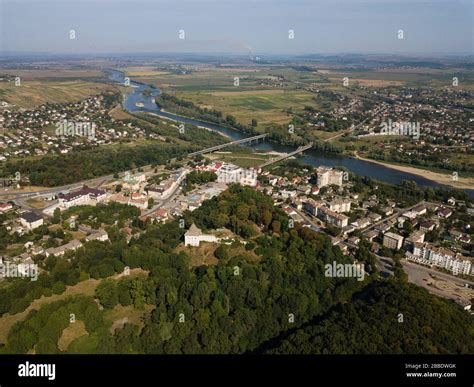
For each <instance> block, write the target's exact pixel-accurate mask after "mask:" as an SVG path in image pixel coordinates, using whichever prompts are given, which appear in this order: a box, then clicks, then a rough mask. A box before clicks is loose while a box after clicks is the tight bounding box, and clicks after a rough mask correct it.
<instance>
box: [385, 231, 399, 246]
mask: <svg viewBox="0 0 474 387" xmlns="http://www.w3.org/2000/svg"><path fill="white" fill-rule="evenodd" d="M402 244H403V237H402V236H401V235H398V234H395V233H393V232H387V233H385V234H384V236H383V245H384V246H385V247H388V248H389V249H394V250H399V249H400V248H401V247H402Z"/></svg>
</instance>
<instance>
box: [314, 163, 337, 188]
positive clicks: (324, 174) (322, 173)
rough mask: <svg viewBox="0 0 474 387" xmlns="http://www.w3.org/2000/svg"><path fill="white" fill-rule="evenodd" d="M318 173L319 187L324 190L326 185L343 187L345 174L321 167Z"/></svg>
mask: <svg viewBox="0 0 474 387" xmlns="http://www.w3.org/2000/svg"><path fill="white" fill-rule="evenodd" d="M316 173H317V183H316V184H317V186H318V187H319V188H322V187H324V186H326V185H331V184H334V185H338V186H342V178H343V175H344V174H343V172H341V171H337V170H335V169H332V168H327V167H319V168H318V169H317V171H316Z"/></svg>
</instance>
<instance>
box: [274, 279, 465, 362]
mask: <svg viewBox="0 0 474 387" xmlns="http://www.w3.org/2000/svg"><path fill="white" fill-rule="evenodd" d="M267 353H272V354H276V353H278V354H469V353H471V354H472V353H474V325H473V324H472V317H471V316H470V315H469V314H468V313H466V312H465V311H463V310H462V309H461V308H459V306H457V305H455V304H454V303H452V302H450V301H447V300H444V299H441V298H438V297H436V296H433V295H430V294H429V293H428V292H427V291H426V290H424V289H422V288H420V287H418V286H416V285H412V284H408V283H405V282H403V281H393V280H392V281H388V282H381V283H377V284H376V285H375V286H373V287H372V289H370V290H369V291H368V292H367V293H366V294H364V297H363V299H359V300H354V301H353V302H349V303H346V304H344V305H343V306H339V307H336V308H334V309H333V310H332V311H331V312H330V313H328V315H327V316H326V317H325V318H323V319H320V320H319V321H317V322H314V323H310V324H308V325H307V326H306V327H304V328H302V329H298V330H297V331H296V332H293V333H291V334H290V335H289V336H288V337H287V338H285V339H284V340H281V341H280V342H279V343H278V344H276V345H275V346H274V348H272V349H270V350H268V351H267Z"/></svg>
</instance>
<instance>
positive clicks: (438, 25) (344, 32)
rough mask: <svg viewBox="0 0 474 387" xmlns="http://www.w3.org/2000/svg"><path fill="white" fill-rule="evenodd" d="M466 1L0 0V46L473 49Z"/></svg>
mask: <svg viewBox="0 0 474 387" xmlns="http://www.w3.org/2000/svg"><path fill="white" fill-rule="evenodd" d="M473 4H474V1H473V0H128V1H127V0H93V1H92V0H48V1H44V0H0V50H2V51H4V52H28V53H32V52H38V53H40V52H42V53H65V54H83V53H94V54H97V53H104V54H105V53H229V54H238V55H252V56H255V55H265V54H279V55H301V54H337V53H361V54H365V53H381V54H396V55H398V54H409V55H451V54H473V53H474V43H473V41H474V38H473V36H474V29H473V24H474V23H473V18H474V5H473ZM71 30H74V34H75V38H74V39H71V36H72V35H71ZM180 30H182V31H184V39H180ZM290 30H292V31H293V34H292V33H291V32H290ZM400 30H402V31H403V39H399V37H400V36H401V35H400V34H399V31H400ZM181 37H183V35H181ZM291 37H293V38H292V39H291Z"/></svg>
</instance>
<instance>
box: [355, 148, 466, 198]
mask: <svg viewBox="0 0 474 387" xmlns="http://www.w3.org/2000/svg"><path fill="white" fill-rule="evenodd" d="M355 158H356V159H358V160H362V161H366V162H369V163H372V164H377V165H381V166H384V167H387V168H391V169H395V170H397V171H400V172H405V173H411V174H413V175H416V176H420V177H423V178H425V179H428V180H431V181H433V182H435V183H438V184H443V185H448V186H450V187H453V188H457V189H469V190H471V189H473V188H474V178H466V177H458V180H457V181H454V180H453V177H452V175H449V174H444V173H439V172H433V171H428V170H426V169H420V168H415V167H410V166H405V165H399V164H391V163H387V162H382V161H377V160H372V159H368V158H366V157H362V156H359V155H358V154H357V153H356V155H355Z"/></svg>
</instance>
